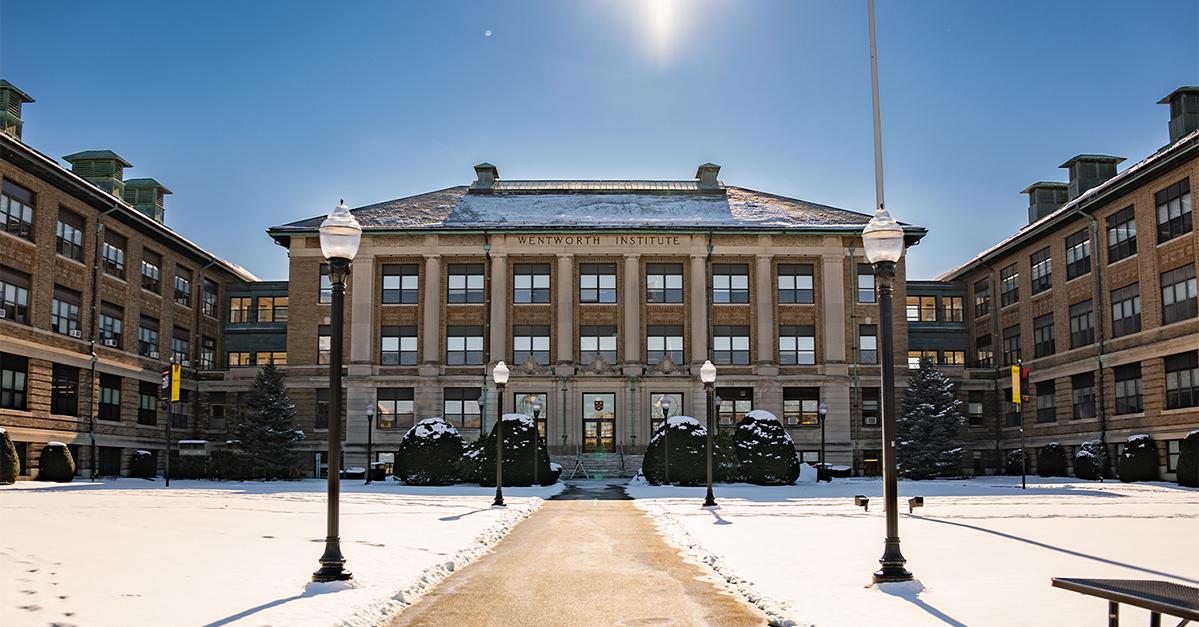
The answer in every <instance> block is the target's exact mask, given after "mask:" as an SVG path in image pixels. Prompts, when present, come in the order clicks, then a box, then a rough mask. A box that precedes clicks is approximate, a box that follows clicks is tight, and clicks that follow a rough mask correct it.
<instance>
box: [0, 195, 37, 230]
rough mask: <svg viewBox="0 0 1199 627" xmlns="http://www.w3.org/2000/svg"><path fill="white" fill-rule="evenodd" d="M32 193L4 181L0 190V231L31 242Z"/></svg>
mask: <svg viewBox="0 0 1199 627" xmlns="http://www.w3.org/2000/svg"><path fill="white" fill-rule="evenodd" d="M33 205H34V200H33V192H31V191H29V190H27V189H25V188H24V187H21V186H20V185H17V184H16V183H13V182H12V181H8V180H6V181H4V186H3V188H0V229H3V230H4V231H5V232H6V233H12V234H13V235H16V236H17V237H20V238H24V239H27V240H29V241H31V242H32V241H33Z"/></svg>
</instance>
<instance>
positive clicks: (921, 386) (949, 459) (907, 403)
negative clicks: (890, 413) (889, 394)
mask: <svg viewBox="0 0 1199 627" xmlns="http://www.w3.org/2000/svg"><path fill="white" fill-rule="evenodd" d="M961 404H962V402H961V401H959V400H958V399H957V396H956V392H955V391H954V385H953V382H952V381H950V380H949V378H948V377H946V376H945V375H944V374H943V373H942V372H941V371H940V370H937V368H936V367H935V366H933V364H932V362H931V361H929V360H927V359H922V360H920V368H919V369H918V370H916V371H915V372H914V373H912V374H911V375H910V376H909V378H908V387H907V389H906V390H904V393H903V408H902V411H901V412H900V414H899V417H898V418H897V419H896V421H895V428H896V432H897V434H898V437H897V438H896V446H895V455H896V462H897V463H898V465H899V474H900V476H902V477H904V478H907V479H934V478H936V477H960V476H961V475H962V451H963V449H962V442H961V439H960V437H959V433H960V432H961V429H962V426H963V425H965V424H966V419H965V418H964V417H963V416H962V412H961V411H959V409H958V408H959V407H960V406H961Z"/></svg>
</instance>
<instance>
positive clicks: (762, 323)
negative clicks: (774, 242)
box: [754, 255, 776, 366]
mask: <svg viewBox="0 0 1199 627" xmlns="http://www.w3.org/2000/svg"><path fill="white" fill-rule="evenodd" d="M771 259H772V257H771V256H770V255H758V256H757V259H756V261H757V267H756V268H755V270H754V312H755V315H754V318H755V320H754V324H755V325H756V326H757V331H758V346H757V349H758V350H757V355H758V365H759V366H769V365H773V364H774V363H775V348H776V344H775V341H774V328H775V327H774V289H773V288H774V285H773V281H774V273H773V272H772V271H771V266H770V261H771Z"/></svg>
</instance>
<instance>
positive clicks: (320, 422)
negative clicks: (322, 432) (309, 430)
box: [313, 388, 329, 429]
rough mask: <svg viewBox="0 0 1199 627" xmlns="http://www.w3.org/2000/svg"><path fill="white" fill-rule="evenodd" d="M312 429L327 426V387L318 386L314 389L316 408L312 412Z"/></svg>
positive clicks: (325, 427)
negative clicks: (313, 420)
mask: <svg viewBox="0 0 1199 627" xmlns="http://www.w3.org/2000/svg"><path fill="white" fill-rule="evenodd" d="M313 417H314V418H315V422H314V423H313V428H314V429H328V428H329V388H318V389H317V391H316V408H315V411H314V412H313Z"/></svg>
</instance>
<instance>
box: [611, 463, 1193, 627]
mask: <svg viewBox="0 0 1199 627" xmlns="http://www.w3.org/2000/svg"><path fill="white" fill-rule="evenodd" d="M703 490H704V489H703V488H675V487H650V486H630V487H629V489H628V492H629V494H630V495H631V496H633V497H634V498H636V499H638V500H636V501H635V502H634V503H635V504H636V505H637V506H638V507H640V508H642V509H643V510H644V511H646V512H647V513H648V514H649V515H650V516H651V517H653V518H654V519H655V521H656V522H657V523H658V527H659V530H661V531H662V532H663V533H664V535H666V536H667V538H668V539H669V540H670V541H671V542H673V543H675V544H676V545H677V546H679V547H680V548H683V549H684V552H685V553H686V554H687V555H688V556H689V557H691V558H694V559H697V560H700V561H703V562H705V563H708V564H709V565H711V566H712V567H713V568H715V569H716V571H717V572H719V573H720V575H721V576H722V577H723V578H724V579H725V580H727V581H729V582H730V585H732V586H733V587H734V588H739V589H741V591H742V593H743V594H745V595H746V596H748V597H749V598H750V599H751V601H754V602H756V603H757V604H758V605H759V606H760V607H762V608H763V609H764V610H766V611H767V612H768V614H771V615H773V616H775V617H778V618H781V619H788V620H792V621H794V622H795V623H798V624H809V623H810V624H816V625H821V626H824V625H881V624H892V625H934V624H949V625H971V626H974V625H1082V624H1087V625H1096V624H1103V621H1104V617H1105V616H1106V611H1107V607H1106V602H1105V601H1102V600H1100V599H1096V598H1093V597H1086V596H1083V595H1080V594H1077V593H1074V592H1067V591H1064V590H1060V589H1057V588H1052V587H1051V586H1050V578H1051V577H1108V578H1134V579H1163V580H1168V581H1175V582H1178V583H1182V584H1187V585H1192V586H1199V490H1195V489H1188V488H1179V487H1178V486H1177V485H1174V484H1168V483H1143V484H1121V483H1119V482H1110V481H1109V482H1106V483H1098V482H1083V481H1072V480H1047V479H1039V478H1036V479H1034V478H1030V480H1029V486H1028V490H1027V491H1022V490H1020V479H1019V477H1015V478H1012V477H988V478H981V479H975V480H966V481H920V482H914V481H902V482H900V485H899V494H900V512H901V515H900V519H899V531H900V537H901V539H902V547H903V554H904V556H905V557H906V558H907V560H908V568H909V570H911V571H912V572H913V574H915V575H916V577H917V579H918V580H919V582H920V584H922V585H923V591H920V592H918V593H917V592H916V590H917V589H916V588H913V587H912V586H910V585H906V584H898V585H897V584H891V586H884V587H882V588H881V589H880V588H879V587H868V586H869V584H870V575H871V572H872V571H874V570H875V569H876V568H877V567H878V558H879V556H881V555H882V551H883V536H884V535H885V526H884V525H885V520H884V515H883V502H882V501H883V499H882V482H881V481H879V480H867V479H840V480H834V482H833V483H831V484H828V483H825V484H819V485H817V484H813V483H806V484H804V483H801V484H800V485H796V486H786V487H758V486H749V485H743V484H738V485H731V486H717V488H716V498H717V501H718V502H719V504H720V507H719V509H718V510H715V511H705V510H702V509H700V504H701V503H702V502H703ZM855 494H864V495H866V496H868V497H870V511H869V512H864V511H862V509H861V508H859V507H855V506H854V504H853V496H854V495H855ZM915 495H921V496H924V497H925V499H924V508H923V509H917V510H916V511H915V515H912V516H909V515H908V513H907V512H908V504H907V499H908V498H909V497H911V496H915ZM1121 617H1122V618H1124V619H1125V620H1126V621H1129V623H1128V624H1146V623H1147V622H1148V613H1147V612H1145V611H1143V610H1139V609H1136V608H1132V607H1129V606H1126V605H1124V606H1121ZM780 622H786V621H785V620H782V621H780ZM1170 624H1173V623H1170Z"/></svg>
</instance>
